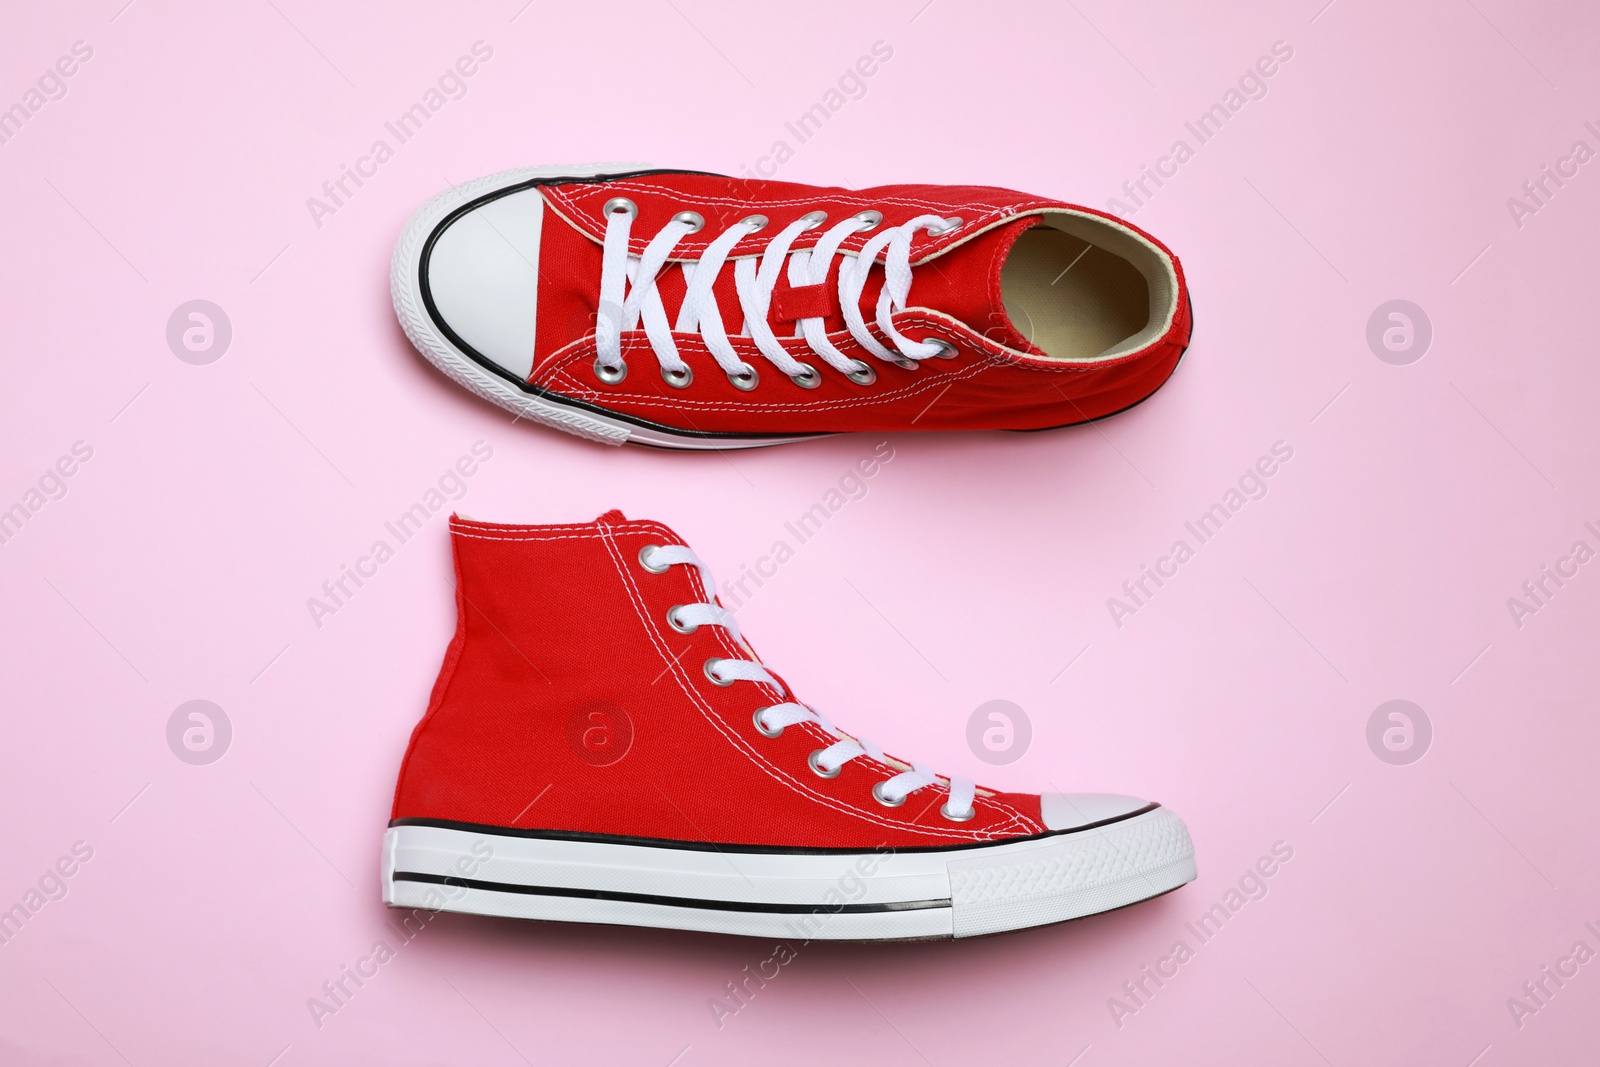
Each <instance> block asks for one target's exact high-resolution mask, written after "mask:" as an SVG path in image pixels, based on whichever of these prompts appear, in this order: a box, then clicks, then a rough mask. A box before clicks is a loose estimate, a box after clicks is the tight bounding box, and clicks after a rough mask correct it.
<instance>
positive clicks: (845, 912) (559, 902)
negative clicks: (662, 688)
mask: <svg viewBox="0 0 1600 1067" xmlns="http://www.w3.org/2000/svg"><path fill="white" fill-rule="evenodd" d="M1194 877H1195V865H1194V846H1193V844H1192V843H1191V842H1190V840H1189V831H1188V829H1187V828H1186V827H1185V826H1184V824H1183V820H1182V819H1180V818H1178V816H1176V815H1174V814H1172V813H1171V812H1169V811H1167V810H1166V809H1165V808H1154V809H1152V810H1150V811H1146V812H1144V813H1142V814H1139V815H1135V816H1132V817H1131V818H1127V819H1122V820H1119V821H1117V822H1113V823H1108V824H1105V825H1102V826H1097V827H1093V828H1090V829H1086V830H1081V831H1075V832H1072V833H1063V834H1057V835H1054V836H1051V837H1046V838H1042V839H1034V840H1031V841H1020V842H1016V843H1012V844H1000V845H987V846H982V847H977V848H957V849H940V850H935V851H918V852H894V851H890V850H883V851H874V852H829V853H811V854H793V853H764V852H749V851H734V850H731V849H723V850H709V851H708V850H702V849H698V848H678V847H670V846H656V845H644V844H614V843H610V842H605V841H573V840H557V839H552V838H546V837H524V836H514V835H511V834H505V833H496V832H494V831H492V830H488V829H484V830H479V829H458V828H452V827H444V826H424V825H402V826H392V827H390V828H389V829H388V831H387V832H386V833H385V834H384V839H383V900H384V903H385V904H388V905H389V906H390V907H394V908H421V909H426V910H428V911H454V912H465V913H467V914H472V915H501V916H507V917H511V918H519V919H542V920H545V921H549V922H579V923H603V924H607V925H617V926H648V927H660V928H665V929H673V930H703V931H707V932H711V933H721V934H738V935H743V936H747V937H766V938H799V939H803V940H827V941H885V940H926V939H934V938H951V937H974V936H978V935H982V934H994V933H1000V932H1002V931H1005V930H1019V929H1023V928H1025V927H1030V926H1043V925H1045V924H1048V923H1056V922H1062V921H1063V920H1066V919H1076V918H1081V917H1082V916H1085V915H1093V914H1095V913H1097V912H1102V911H1109V910H1111V909H1113V908H1120V907H1123V906H1125V905H1128V904H1134V903H1137V902H1138V901H1141V900H1147V899H1149V898H1151V897H1155V896H1159V895H1161V894H1162V893H1166V892H1169V891H1171V890H1173V889H1176V888H1178V887H1179V886H1181V885H1183V884H1184V883H1186V882H1189V881H1192V880H1193V879H1194Z"/></svg>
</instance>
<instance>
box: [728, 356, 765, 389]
mask: <svg viewBox="0 0 1600 1067" xmlns="http://www.w3.org/2000/svg"><path fill="white" fill-rule="evenodd" d="M728 383H729V384H730V385H732V386H733V387H734V388H735V389H742V390H743V391H745V392H747V393H748V392H749V391H750V390H752V389H754V388H755V387H756V386H758V385H760V384H761V375H759V374H757V373H756V369H755V368H754V367H752V366H751V365H750V364H748V363H746V364H745V365H744V370H742V371H740V372H739V373H738V374H730V375H728Z"/></svg>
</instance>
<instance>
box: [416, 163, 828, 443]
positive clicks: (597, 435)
mask: <svg viewBox="0 0 1600 1067" xmlns="http://www.w3.org/2000/svg"><path fill="white" fill-rule="evenodd" d="M648 169H649V165H648V164H643V163H603V164H586V165H582V166H571V167H520V168H518V169H516V170H508V171H503V172H501V173H499V174H491V175H489V176H488V177H484V178H478V179H476V180H474V181H470V182H466V183H465V184H462V185H458V186H455V187H454V188H451V189H447V190H445V191H444V192H442V193H440V194H439V195H438V196H435V197H434V198H433V199H432V200H429V201H428V202H427V203H426V204H424V205H422V207H421V208H419V209H418V210H417V212H416V213H415V214H413V215H412V216H411V218H410V219H409V220H408V221H407V222H406V225H405V229H403V230H402V231H401V232H400V239H399V241H397V242H396V243H395V248H394V258H393V260H392V262H391V264H390V268H389V292H390V295H391V296H392V297H393V299H394V311H395V315H396V317H397V318H399V320H400V326H401V328H402V329H404V330H405V332H406V336H407V337H408V338H410V340H411V343H412V345H414V346H415V347H416V349H417V351H418V352H421V353H422V355H423V356H424V357H425V358H426V359H427V360H428V362H429V363H432V364H433V365H434V366H435V367H438V368H439V369H440V370H441V371H443V372H444V373H445V374H446V375H447V376H448V377H449V378H451V379H452V380H453V381H455V382H456V383H457V384H458V385H461V386H463V387H464V388H466V389H467V390H469V391H470V392H473V393H475V394H477V395H478V396H481V397H483V398H484V399H485V400H488V401H491V402H492V403H495V404H498V405H500V406H501V407H503V408H505V409H506V410H507V411H511V412H514V413H516V414H517V415H520V416H521V417H523V418H525V419H527V420H529V421H530V422H536V423H540V424H541V425H544V426H549V427H552V428H553V429H557V430H565V431H566V432H567V433H570V434H576V435H577V436H579V437H584V438H588V439H589V440H591V441H599V442H600V443H602V444H608V445H621V444H628V443H634V444H643V445H655V446H657V447H660V448H680V449H693V450H714V449H725V448H760V447H763V446H766V445H779V444H787V443H789V442H791V441H802V440H806V439H808V437H815V436H821V435H817V434H811V435H805V436H800V437H714V438H706V437H686V436H682V435H678V434H674V433H672V432H671V431H668V430H662V429H655V428H651V427H647V426H638V425H635V424H633V423H631V422H628V421H626V420H624V419H619V418H609V417H607V416H605V415H602V414H598V413H596V412H593V411H590V410H588V409H585V408H580V407H575V406H573V405H569V404H562V403H559V402H557V401H553V400H548V399H546V398H544V397H541V396H538V395H536V394H533V393H529V392H527V391H526V390H523V389H520V388H518V387H517V385H516V384H514V383H513V382H510V381H507V380H506V379H505V378H503V377H501V376H500V375H498V374H495V373H494V372H493V371H491V370H489V369H487V368H485V367H484V366H482V365H481V364H479V363H478V362H477V361H475V360H474V359H472V357H470V356H468V355H467V354H466V353H465V352H463V351H461V349H460V348H458V347H457V346H456V345H455V343H454V342H452V341H451V340H450V338H448V337H447V336H445V334H444V333H443V332H442V331H440V330H439V328H438V326H437V325H436V324H435V323H434V321H433V319H432V318H431V317H430V316H429V315H428V312H427V308H426V307H425V306H424V305H423V301H422V287H421V279H420V276H419V270H420V266H421V263H420V260H421V254H422V246H423V244H424V243H425V242H426V241H427V239H428V235H429V234H431V233H432V232H433V231H434V228H435V227H437V226H438V225H439V223H440V222H441V221H443V219H444V218H445V217H446V216H447V215H449V214H450V213H451V212H453V211H455V210H456V209H457V208H459V207H461V206H462V205H464V204H467V203H470V202H471V201H473V200H476V199H478V198H479V197H482V196H484V195H486V194H488V193H492V192H494V191H496V190H498V189H505V188H508V187H510V186H514V185H520V184H522V183H523V182H527V181H531V180H532V179H534V178H560V177H574V178H589V177H594V176H596V175H601V174H625V173H628V172H630V171H638V170H648ZM597 282H598V279H597Z"/></svg>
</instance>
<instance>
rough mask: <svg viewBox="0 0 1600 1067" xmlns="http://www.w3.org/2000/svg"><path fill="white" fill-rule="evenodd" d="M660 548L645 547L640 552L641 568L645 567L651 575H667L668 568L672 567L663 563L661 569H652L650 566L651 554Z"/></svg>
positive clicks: (656, 546) (653, 546)
mask: <svg viewBox="0 0 1600 1067" xmlns="http://www.w3.org/2000/svg"><path fill="white" fill-rule="evenodd" d="M660 547H661V546H660V545H645V546H644V547H643V548H641V549H640V550H639V566H641V567H643V568H644V569H645V570H647V571H649V572H650V573H651V574H665V573H667V568H668V567H670V566H672V564H670V563H663V564H662V565H661V566H659V567H652V566H651V565H650V554H651V553H652V552H654V551H655V550H656V549H658V548H660Z"/></svg>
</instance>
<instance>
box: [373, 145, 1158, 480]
mask: <svg viewBox="0 0 1600 1067" xmlns="http://www.w3.org/2000/svg"><path fill="white" fill-rule="evenodd" d="M619 171H620V173H619ZM391 289H392V291H393V295H394V305H395V310H396V312H397V313H398V315H399V318H400V322H401V325H402V326H404V328H405V331H406V334H407V335H408V336H409V337H410V338H411V341H412V343H413V344H415V345H416V347H417V348H418V350H419V351H421V352H422V354H423V355H424V356H426V357H427V358H428V359H429V360H430V361H431V362H432V363H433V364H434V365H435V366H437V367H438V368H439V369H440V370H442V371H444V372H445V373H446V374H447V375H449V376H450V377H451V378H453V379H455V380H456V381H457V382H459V383H460V384H462V385H464V386H466V387H467V388H468V389H470V390H472V391H473V392H475V393H477V394H479V395H480V396H483V397H486V398H487V399H489V400H492V401H494V402H495V403H497V404H499V405H501V406H502V407H505V408H507V409H509V410H511V411H514V412H517V413H518V414H519V415H522V416H523V417H525V418H527V419H529V420H531V421H534V422H541V423H545V424H547V425H550V426H554V427H556V428H558V429H562V430H566V431H568V432H570V433H575V434H578V435H580V436H583V437H588V438H592V439H594V440H597V441H604V442H607V443H610V444H621V443H623V442H625V441H635V442H639V443H641V444H650V445H661V446H666V447H672V448H741V447H750V446H754V445H764V444H776V443H779V442H783V441H790V440H794V439H796V438H799V437H805V436H811V435H816V434H827V433H839V432H844V431H852V430H857V431H873V432H885V431H900V430H996V429H1004V430H1038V429H1046V428H1049V427H1054V426H1065V425H1070V424H1072V423H1080V422H1085V421H1087V420H1090V419H1097V418H1100V417H1102V416H1105V415H1111V414H1114V413H1116V412H1118V411H1121V410H1123V409H1124V408H1128V407H1131V406H1132V405H1134V404H1136V403H1138V402H1139V401H1140V400H1143V399H1144V398H1145V397H1147V396H1149V395H1150V394H1151V393H1153V392H1154V391H1155V390H1156V388H1157V387H1159V386H1160V385H1161V383H1162V382H1164V381H1166V379H1167V376H1168V375H1170V374H1171V373H1172V371H1173V368H1174V367H1176V366H1177V363H1178V358H1179V357H1180V356H1181V355H1182V354H1183V350H1184V348H1185V347H1186V346H1187V345H1188V343H1189V324H1190V316H1189V298H1188V291H1187V288H1186V286H1185V284H1184V279H1183V270H1182V269H1181V268H1180V267H1179V265H1178V260H1177V258H1176V257H1175V256H1173V255H1172V253H1171V252H1169V251H1168V250H1167V248H1166V247H1165V246H1163V245H1162V244H1161V243H1160V242H1159V241H1157V240H1155V239H1154V238H1153V237H1151V236H1150V235H1149V234H1146V233H1145V232H1144V231H1142V230H1140V229H1138V228H1137V227H1135V226H1132V225H1130V224H1128V223H1126V222H1123V221H1122V220H1120V219H1118V218H1115V217H1113V216H1111V215H1107V214H1105V213H1103V212H1099V211H1095V210H1093V209H1091V208H1086V207H1077V206H1074V205H1072V204H1066V203H1062V202H1060V201H1057V200H1049V199H1045V198H1041V197H1038V196H1033V195H1030V194H1028V193H1019V192H1015V191H1013V190H1010V189H997V188H990V187H987V186H940V185H885V186H879V187H877V188H871V189H857V190H851V189H842V188H828V187H819V186H809V185H798V184H794V183H791V182H776V181H760V180H746V179H741V178H727V177H722V176H720V175H715V174H702V173H697V172H691V171H673V170H637V169H635V170H632V171H628V170H627V168H625V167H621V166H613V167H603V168H595V167H534V168H528V169H524V170H515V171H507V172H506V173H504V174H498V175H494V176H492V177H488V178H481V179H479V180H477V181H473V182H468V183H466V184H465V185H461V186H458V187H456V188H453V189H450V190H448V191H447V192H444V193H441V194H440V195H438V196H436V197H434V199H433V200H431V201H429V202H428V203H427V204H426V205H424V206H423V207H422V208H421V210H419V211H418V212H417V213H416V214H415V215H414V216H412V218H411V221H410V222H409V223H408V224H407V225H406V227H405V231H404V232H403V233H402V234H401V237H400V241H399V244H398V245H397V246H396V248H395V253H394V263H393V269H392V273H391Z"/></svg>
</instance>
